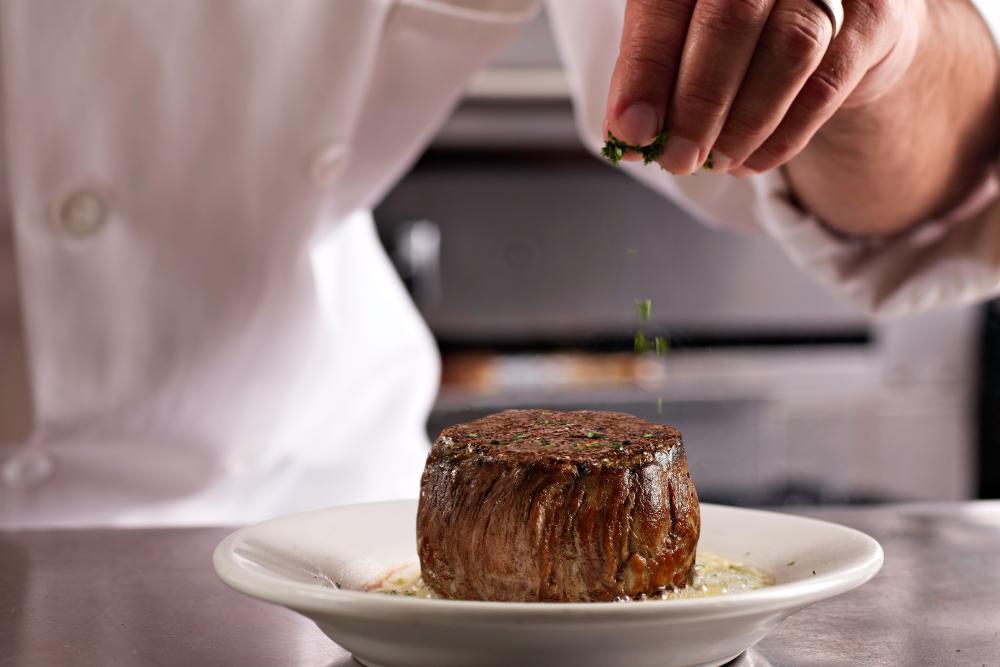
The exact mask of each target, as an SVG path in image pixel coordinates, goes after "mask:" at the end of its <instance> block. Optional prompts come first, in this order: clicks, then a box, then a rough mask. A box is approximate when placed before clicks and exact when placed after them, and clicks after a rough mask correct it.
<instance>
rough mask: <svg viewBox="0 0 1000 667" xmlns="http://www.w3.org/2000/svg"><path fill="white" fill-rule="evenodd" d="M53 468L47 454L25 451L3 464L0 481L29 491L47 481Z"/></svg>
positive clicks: (32, 450) (0, 470)
mask: <svg viewBox="0 0 1000 667" xmlns="http://www.w3.org/2000/svg"><path fill="white" fill-rule="evenodd" d="M53 468H54V465H53V463H52V457H50V456H49V455H48V454H46V453H45V452H40V451H38V450H35V449H26V450H25V451H23V452H19V453H17V454H15V455H14V456H13V457H11V458H10V459H8V460H7V462H6V463H4V465H3V468H0V479H2V480H3V481H4V483H5V484H7V485H9V486H16V487H21V488H25V489H30V488H32V487H35V486H38V485H39V484H42V483H43V482H45V481H46V480H47V479H49V478H50V477H51V476H52V472H53Z"/></svg>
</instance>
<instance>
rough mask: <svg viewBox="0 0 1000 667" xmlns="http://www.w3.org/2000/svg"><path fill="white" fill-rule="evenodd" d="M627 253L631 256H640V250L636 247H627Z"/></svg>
mask: <svg viewBox="0 0 1000 667" xmlns="http://www.w3.org/2000/svg"><path fill="white" fill-rule="evenodd" d="M625 254H626V255H628V256H629V257H638V256H639V251H638V250H636V249H635V248H625Z"/></svg>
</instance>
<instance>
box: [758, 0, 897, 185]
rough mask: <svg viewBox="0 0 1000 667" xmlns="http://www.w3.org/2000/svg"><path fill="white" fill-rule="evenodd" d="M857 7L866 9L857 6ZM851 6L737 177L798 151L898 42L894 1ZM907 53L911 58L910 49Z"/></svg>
mask: <svg viewBox="0 0 1000 667" xmlns="http://www.w3.org/2000/svg"><path fill="white" fill-rule="evenodd" d="M862 6H864V7H865V8H866V11H860V10H859V8H860V7H862ZM852 9H854V10H855V11H853V12H851V13H850V14H849V15H848V19H847V21H846V22H845V24H844V29H843V31H842V32H841V34H840V36H839V37H838V38H837V39H836V40H835V41H834V42H833V44H832V45H831V46H830V49H829V51H828V52H827V54H826V55H825V56H824V58H823V60H822V62H821V63H820V65H819V67H818V68H817V69H816V71H815V72H813V74H812V75H811V76H810V77H809V78H808V80H807V81H806V83H805V84H804V85H803V87H802V90H801V91H799V94H798V95H797V96H796V98H795V101H794V102H793V104H792V106H791V107H790V108H789V109H788V111H787V113H786V114H785V116H784V118H783V119H782V121H781V124H780V125H779V126H778V127H777V129H776V130H775V131H774V132H773V134H771V135H770V136H769V137H768V138H767V140H766V141H765V142H764V143H763V144H762V145H761V146H760V147H759V148H758V149H757V150H755V151H754V153H753V154H752V155H751V156H750V157H748V158H747V159H746V161H745V162H744V164H743V165H742V167H743V169H742V170H741V174H740V175H748V174H749V173H760V172H764V171H769V170H771V169H774V168H776V167H780V166H781V165H783V164H786V163H787V162H789V161H790V160H792V159H793V158H794V157H795V156H796V155H798V154H799V153H800V152H802V150H803V149H804V148H805V147H806V146H807V145H808V144H809V141H810V140H811V139H812V138H813V136H814V135H815V134H816V132H818V131H819V129H820V128H821V127H822V126H823V125H824V124H825V123H826V122H827V121H829V120H830V118H832V117H833V115H834V114H835V113H836V112H837V111H838V110H839V109H840V108H841V106H843V104H844V102H845V100H847V98H848V97H849V96H850V95H851V94H852V92H854V90H855V89H856V88H857V87H858V85H859V84H860V83H861V82H862V80H863V79H865V78H866V74H867V73H868V72H869V71H871V70H873V68H876V66H877V65H879V63H882V62H883V61H885V60H886V59H887V56H888V55H889V54H890V53H891V52H892V51H893V47H894V46H895V45H897V43H900V42H899V38H900V32H899V31H900V29H901V27H902V26H904V25H905V21H904V20H903V19H902V17H900V16H899V15H898V12H899V11H900V5H899V3H895V4H894V3H886V2H857V3H854V5H852ZM907 49H908V47H907ZM908 56H909V58H910V59H912V52H910V53H909V54H908ZM907 65H908V61H907Z"/></svg>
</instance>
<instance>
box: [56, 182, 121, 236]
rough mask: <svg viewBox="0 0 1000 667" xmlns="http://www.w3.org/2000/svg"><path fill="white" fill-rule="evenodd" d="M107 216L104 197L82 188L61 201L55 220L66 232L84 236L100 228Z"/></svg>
mask: <svg viewBox="0 0 1000 667" xmlns="http://www.w3.org/2000/svg"><path fill="white" fill-rule="evenodd" d="M107 217H108V207H107V204H106V203H105V201H104V199H103V198H101V196H100V195H99V194H97V193H95V192H90V191H87V190H80V191H78V192H74V193H72V194H70V195H69V196H68V197H66V198H65V199H64V200H62V202H60V203H59V208H58V209H57V210H56V212H55V216H54V220H53V222H54V224H55V227H56V229H58V230H59V231H61V232H63V233H64V234H67V235H68V236H75V237H77V238H84V237H86V236H90V235H92V234H94V233H95V232H96V231H97V230H98V229H100V228H101V225H103V224H104V221H105V220H106V219H107Z"/></svg>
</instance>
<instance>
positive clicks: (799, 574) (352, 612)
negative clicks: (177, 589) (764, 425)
mask: <svg viewBox="0 0 1000 667" xmlns="http://www.w3.org/2000/svg"><path fill="white" fill-rule="evenodd" d="M416 508H417V503H416V501H397V502H389V503H372V504H366V505H349V506H346V507H335V508H332V509H328V510H319V511H316V512H308V513H305V514H297V515H293V516H288V517H284V518H280V519H274V520H272V521H267V522H265V523H262V524H259V525H256V526H251V527H249V528H244V529H242V530H239V531H237V532H235V533H233V534H232V535H230V536H229V537H227V538H226V539H225V540H223V541H222V543H221V544H219V546H218V547H217V548H216V550H215V555H214V563H215V571H216V572H217V573H218V575H219V576H220V577H221V578H222V580H223V581H225V582H226V583H227V584H229V585H230V586H232V587H233V588H235V589H237V590H239V591H242V592H244V593H246V594H248V595H252V596H254V597H257V598H260V599H262V600H267V601H269V602H274V603H277V604H281V605H284V606H286V607H288V608H290V609H294V610H295V611H297V612H299V613H301V614H303V615H305V616H308V617H309V618H311V619H312V620H314V621H315V622H316V624H317V625H318V626H319V627H320V628H321V629H322V630H323V632H325V633H326V634H327V635H329V636H330V638H331V639H333V640H334V641H335V642H337V643H338V644H340V645H341V646H343V647H344V648H346V649H347V650H349V651H351V652H352V653H354V655H355V656H356V657H357V658H358V659H359V660H360V661H361V662H363V663H364V664H366V665H369V667H472V666H483V667H486V666H490V667H493V666H496V667H511V666H512V665H518V666H529V665H573V666H574V667H577V666H578V667H589V666H591V665H593V666H595V667H596V666H600V667H605V666H606V665H629V667H641V666H643V665H650V666H651V667H652V666H655V667H674V666H676V667H681V666H684V667H689V666H695V665H698V666H708V665H721V664H724V663H725V662H727V661H729V660H731V659H733V658H735V657H736V656H738V655H739V654H740V653H741V652H742V651H744V650H745V649H747V648H749V647H750V646H753V645H754V644H755V643H757V642H758V641H760V640H761V639H762V638H763V637H764V636H765V635H767V634H768V633H769V632H770V631H771V630H773V629H774V628H775V626H777V625H778V623H780V622H781V621H782V620H783V619H784V618H785V617H787V616H788V615H789V614H792V613H794V612H795V611H798V610H799V609H801V608H803V607H805V606H806V605H809V604H812V603H814V602H818V601H819V600H825V599H827V598H830V597H833V596H835V595H838V594H840V593H843V592H845V591H848V590H850V589H852V588H855V587H856V586H860V585H861V584H863V583H864V582H866V581H868V580H869V579H871V578H872V577H873V576H874V575H875V573H876V572H878V571H879V568H881V567H882V548H881V547H880V546H879V544H878V542H876V541H875V540H874V539H872V538H871V537H869V536H867V535H865V534H864V533H860V532H858V531H856V530H853V529H851V528H846V527H844V526H838V525H836V524H832V523H827V522H825V521H817V520H815V519H806V518H802V517H796V516H790V515H786V514H777V513H774V512H761V511H756V510H746V509H737V508H732V507H722V506H718V505H708V504H703V505H702V506H701V516H702V534H701V541H700V543H699V549H701V550H703V551H706V552H712V553H716V554H719V555H721V556H726V557H728V558H732V559H734V560H740V561H743V562H745V563H747V564H749V565H753V566H755V567H758V568H761V569H764V570H766V571H768V572H770V573H772V574H773V575H774V577H775V585H774V586H770V587H767V588H764V589H761V590H756V591H748V592H745V593H738V594H732V595H728V596H721V597H712V598H700V599H685V600H666V601H647V602H632V603H614V602H607V603H605V602H592V603H544V602H542V603H518V602H470V601H460V600H429V599H417V598H410V597H402V596H389V595H382V594H378V593H364V592H361V591H359V590H356V589H359V588H362V587H363V586H364V585H365V584H368V583H370V582H373V581H375V580H377V579H378V578H379V576H380V575H382V574H384V573H385V572H386V571H388V570H390V569H392V568H396V567H399V566H402V565H406V564H408V563H413V562H415V561H416V535H415V523H416V521H415V517H416ZM813 572H815V574H813ZM338 585H339V586H340V588H338V587H337V586H338ZM351 589H355V590H351ZM816 632H817V634H818V635H819V634H822V632H823V628H816Z"/></svg>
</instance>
